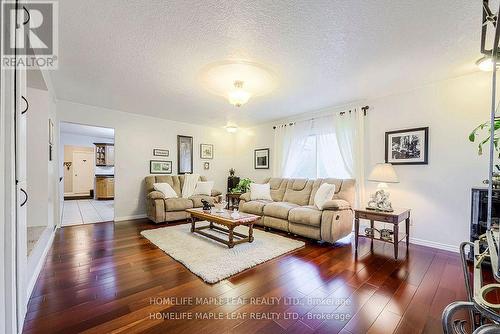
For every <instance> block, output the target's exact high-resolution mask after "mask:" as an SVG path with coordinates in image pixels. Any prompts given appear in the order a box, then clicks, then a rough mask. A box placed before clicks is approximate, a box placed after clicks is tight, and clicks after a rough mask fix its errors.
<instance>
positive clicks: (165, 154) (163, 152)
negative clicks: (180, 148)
mask: <svg viewBox="0 0 500 334" xmlns="http://www.w3.org/2000/svg"><path fill="white" fill-rule="evenodd" d="M169 155H170V152H169V151H168V150H162V149H159V148H155V149H153V156H155V157H168V156H169Z"/></svg>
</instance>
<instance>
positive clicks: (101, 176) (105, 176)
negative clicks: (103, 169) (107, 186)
mask: <svg viewBox="0 0 500 334" xmlns="http://www.w3.org/2000/svg"><path fill="white" fill-rule="evenodd" d="M95 177H97V178H107V177H115V176H114V175H113V174H96V175H95Z"/></svg>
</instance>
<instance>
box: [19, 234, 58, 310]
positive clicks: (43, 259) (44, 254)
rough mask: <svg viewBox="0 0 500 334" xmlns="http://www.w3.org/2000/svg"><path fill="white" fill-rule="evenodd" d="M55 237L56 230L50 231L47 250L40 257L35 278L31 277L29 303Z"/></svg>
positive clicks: (28, 287) (34, 273) (28, 293)
mask: <svg viewBox="0 0 500 334" xmlns="http://www.w3.org/2000/svg"><path fill="white" fill-rule="evenodd" d="M55 236H56V229H52V231H50V236H49V239H48V242H47V244H46V245H45V248H44V250H43V252H42V256H41V257H40V261H38V264H37V265H36V267H35V270H34V272H33V276H31V280H30V281H29V282H28V286H27V290H28V292H27V294H26V296H27V297H28V301H29V298H30V297H31V294H32V293H33V289H34V288H35V284H36V281H37V279H38V275H40V272H41V271H42V268H43V265H44V264H45V260H46V258H47V253H48V252H49V250H50V248H51V247H52V242H53V241H54V237H55ZM28 301H26V304H27V303H28Z"/></svg>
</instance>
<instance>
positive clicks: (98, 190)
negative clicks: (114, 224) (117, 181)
mask: <svg viewBox="0 0 500 334" xmlns="http://www.w3.org/2000/svg"><path fill="white" fill-rule="evenodd" d="M60 147H61V149H62V150H63V152H62V154H61V155H60V156H62V157H63V161H62V162H61V164H60V166H61V167H60V168H61V171H60V175H61V177H62V179H63V182H61V189H60V192H61V194H62V195H63V196H61V198H62V199H63V200H62V202H61V208H62V209H61V217H60V218H61V226H63V227H64V226H71V225H81V224H92V223H100V222H106V221H113V220H114V169H115V166H114V160H115V159H114V129H111V128H103V127H96V126H89V125H84V124H76V123H68V122H61V123H60Z"/></svg>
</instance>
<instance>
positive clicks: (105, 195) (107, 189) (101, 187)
mask: <svg viewBox="0 0 500 334" xmlns="http://www.w3.org/2000/svg"><path fill="white" fill-rule="evenodd" d="M95 189H96V199H113V198H114V197H115V179H114V178H113V177H99V176H96V179H95Z"/></svg>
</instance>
